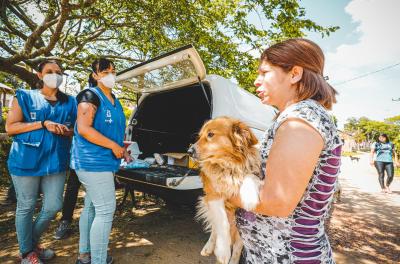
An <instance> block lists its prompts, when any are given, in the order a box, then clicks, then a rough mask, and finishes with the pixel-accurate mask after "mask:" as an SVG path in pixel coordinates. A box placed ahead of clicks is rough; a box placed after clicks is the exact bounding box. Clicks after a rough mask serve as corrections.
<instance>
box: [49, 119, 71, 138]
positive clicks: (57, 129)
mask: <svg viewBox="0 0 400 264" xmlns="http://www.w3.org/2000/svg"><path fill="white" fill-rule="evenodd" d="M43 125H44V127H45V128H46V129H47V130H48V131H50V132H51V133H54V134H56V135H64V134H66V133H68V131H69V129H68V127H67V126H65V125H62V124H59V123H55V122H52V121H49V120H46V121H44V123H43Z"/></svg>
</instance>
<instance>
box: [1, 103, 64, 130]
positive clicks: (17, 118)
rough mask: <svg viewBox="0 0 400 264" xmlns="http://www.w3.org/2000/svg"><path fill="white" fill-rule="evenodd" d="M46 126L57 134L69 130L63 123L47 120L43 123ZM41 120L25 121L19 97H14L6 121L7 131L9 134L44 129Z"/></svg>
mask: <svg viewBox="0 0 400 264" xmlns="http://www.w3.org/2000/svg"><path fill="white" fill-rule="evenodd" d="M43 125H44V128H46V129H47V130H48V131H50V132H52V133H54V134H57V135H65V133H67V132H68V128H67V127H66V126H64V125H62V124H58V123H54V122H52V121H49V120H46V121H44V123H43ZM42 128H43V127H42V123H41V121H36V122H24V115H23V113H22V110H21V107H20V106H19V104H18V100H17V98H14V99H13V101H12V104H11V109H10V111H9V112H8V115H7V121H6V132H7V134H8V135H9V136H13V135H18V134H22V133H25V132H30V131H33V130H38V129H42Z"/></svg>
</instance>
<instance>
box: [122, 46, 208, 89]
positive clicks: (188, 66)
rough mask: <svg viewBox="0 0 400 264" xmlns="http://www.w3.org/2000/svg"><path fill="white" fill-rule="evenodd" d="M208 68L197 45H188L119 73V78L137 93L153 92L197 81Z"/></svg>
mask: <svg viewBox="0 0 400 264" xmlns="http://www.w3.org/2000/svg"><path fill="white" fill-rule="evenodd" d="M205 77H206V69H205V67H204V64H203V61H202V60H201V58H200V56H199V54H198V53H197V51H196V49H195V48H194V47H193V46H192V45H187V46H184V47H181V48H179V49H176V50H173V51H171V52H168V53H166V54H163V55H161V56H158V57H156V58H153V59H150V60H148V61H145V62H142V63H140V64H138V65H135V66H133V67H132V68H129V69H126V70H124V71H122V72H119V73H118V74H117V82H118V83H120V84H121V85H123V86H125V87H128V88H129V89H131V90H133V91H135V92H138V93H153V92H159V91H165V90H170V89H176V88H180V87H184V86H187V85H190V84H194V83H198V82H199V81H202V80H204V79H205Z"/></svg>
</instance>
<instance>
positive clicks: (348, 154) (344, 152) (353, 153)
mask: <svg viewBox="0 0 400 264" xmlns="http://www.w3.org/2000/svg"><path fill="white" fill-rule="evenodd" d="M359 155H360V154H359V153H357V152H353V151H343V152H342V157H350V156H353V157H356V156H359Z"/></svg>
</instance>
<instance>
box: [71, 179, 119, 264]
mask: <svg viewBox="0 0 400 264" xmlns="http://www.w3.org/2000/svg"><path fill="white" fill-rule="evenodd" d="M76 174H77V175H78V178H79V181H80V182H81V183H82V185H83V186H84V187H85V189H86V196H85V206H84V208H83V210H82V213H81V217H80V219H79V253H81V254H82V253H90V255H91V264H105V263H106V258H107V247H108V241H109V236H110V232H111V227H112V222H113V217H114V212H115V208H116V201H115V186H114V174H113V173H112V172H88V171H76Z"/></svg>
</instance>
